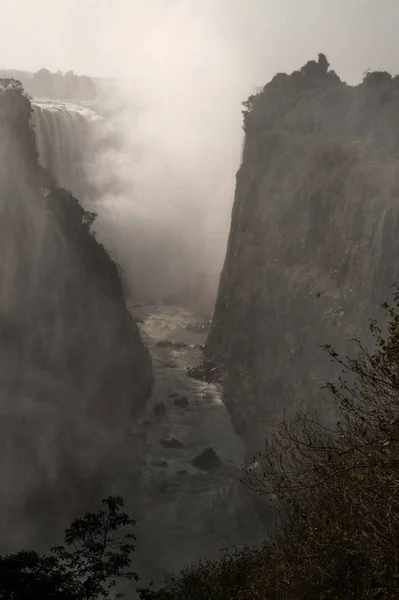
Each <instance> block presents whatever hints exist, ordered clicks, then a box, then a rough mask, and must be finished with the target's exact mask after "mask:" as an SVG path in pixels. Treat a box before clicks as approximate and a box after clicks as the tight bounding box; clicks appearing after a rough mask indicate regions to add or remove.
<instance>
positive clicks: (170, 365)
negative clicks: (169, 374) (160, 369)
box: [162, 360, 177, 369]
mask: <svg viewBox="0 0 399 600" xmlns="http://www.w3.org/2000/svg"><path fill="white" fill-rule="evenodd" d="M162 365H163V366H164V367H165V368H166V369H176V367H177V363H176V362H175V361H174V360H166V361H165V362H163V363H162Z"/></svg>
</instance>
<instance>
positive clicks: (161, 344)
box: [155, 340, 173, 348]
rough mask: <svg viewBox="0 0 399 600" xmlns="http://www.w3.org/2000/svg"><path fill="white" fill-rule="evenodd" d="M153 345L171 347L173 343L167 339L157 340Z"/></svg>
mask: <svg viewBox="0 0 399 600" xmlns="http://www.w3.org/2000/svg"><path fill="white" fill-rule="evenodd" d="M155 345H156V346H157V347H158V348H171V347H172V346H173V343H172V342H170V341H169V340H159V342H156V344H155Z"/></svg>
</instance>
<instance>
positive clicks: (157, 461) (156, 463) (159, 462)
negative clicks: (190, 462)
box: [152, 460, 168, 469]
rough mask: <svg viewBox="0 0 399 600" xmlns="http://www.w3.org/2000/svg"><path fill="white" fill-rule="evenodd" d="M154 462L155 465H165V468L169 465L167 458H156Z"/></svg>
mask: <svg viewBox="0 0 399 600" xmlns="http://www.w3.org/2000/svg"><path fill="white" fill-rule="evenodd" d="M152 464H153V465H154V467H163V468H164V469H165V468H166V467H167V466H168V463H167V462H166V460H156V461H154V462H153V463H152Z"/></svg>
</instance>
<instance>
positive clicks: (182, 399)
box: [175, 396, 189, 408]
mask: <svg viewBox="0 0 399 600" xmlns="http://www.w3.org/2000/svg"><path fill="white" fill-rule="evenodd" d="M175 405H176V406H178V407H179V408H187V406H188V405H189V401H188V400H187V398H186V396H178V397H177V398H175Z"/></svg>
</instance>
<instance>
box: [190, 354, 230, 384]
mask: <svg viewBox="0 0 399 600" xmlns="http://www.w3.org/2000/svg"><path fill="white" fill-rule="evenodd" d="M187 375H188V376H189V377H192V378H193V379H199V380H200V381H205V382H206V383H220V382H221V381H222V380H223V375H224V372H223V369H222V368H221V367H219V366H218V365H217V364H216V363H215V362H214V361H213V360H210V359H207V360H204V361H203V362H202V363H201V364H200V365H198V366H196V367H188V368H187Z"/></svg>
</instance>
